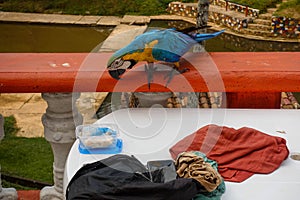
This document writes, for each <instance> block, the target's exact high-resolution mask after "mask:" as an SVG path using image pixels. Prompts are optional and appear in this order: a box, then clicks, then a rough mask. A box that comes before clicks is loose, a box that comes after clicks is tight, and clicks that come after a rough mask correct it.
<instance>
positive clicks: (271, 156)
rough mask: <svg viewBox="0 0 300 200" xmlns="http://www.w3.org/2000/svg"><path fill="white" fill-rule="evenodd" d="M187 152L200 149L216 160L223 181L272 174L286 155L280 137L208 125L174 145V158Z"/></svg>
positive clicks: (172, 153)
mask: <svg viewBox="0 0 300 200" xmlns="http://www.w3.org/2000/svg"><path fill="white" fill-rule="evenodd" d="M186 151H201V152H203V153H205V154H206V156H207V157H208V158H209V159H211V160H215V161H216V162H217V163H218V170H219V173H220V174H221V176H222V177H223V178H224V180H226V181H233V182H242V181H244V180H246V179H247V178H249V177H250V176H252V175H253V174H255V173H263V174H267V173H271V172H273V171H274V170H276V169H277V168H278V167H279V166H280V165H281V163H282V162H283V161H284V160H285V159H286V158H287V156H288V154H289V150H288V148H287V146H286V141H285V139H283V138H280V137H275V136H271V135H268V134H265V133H263V132H260V131H258V130H255V129H252V128H248V127H243V128H240V129H237V130H236V129H233V128H229V127H223V126H217V125H213V124H212V125H207V126H204V127H202V128H200V129H199V130H197V131H196V132H194V133H193V134H191V135H189V136H187V137H185V138H184V139H182V140H181V141H179V142H178V143H176V144H175V145H174V146H173V147H171V148H170V153H171V156H172V157H173V159H176V157H177V156H178V155H179V154H180V153H182V152H186Z"/></svg>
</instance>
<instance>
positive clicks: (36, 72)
mask: <svg viewBox="0 0 300 200" xmlns="http://www.w3.org/2000/svg"><path fill="white" fill-rule="evenodd" d="M111 55H112V53H1V54H0V60H1V62H0V93H26V92H32V93H34V92H36V93H43V92H87V91H89V92H96V91H97V92H117V91H118V92H119V91H136V92H165V91H179V92H188V91H190V92H208V91H214V92H226V93H227V100H228V101H227V103H228V104H227V107H249V108H279V106H280V92H282V91H291V92H300V84H299V83H300V52H222V53H217V52H213V53H189V54H186V55H185V56H184V59H183V60H182V61H181V67H182V68H189V69H190V70H189V71H188V72H186V73H184V74H180V75H176V76H175V77H174V78H173V80H172V81H171V83H170V84H169V85H168V87H165V82H166V80H164V76H165V75H166V73H168V72H167V71H166V70H162V71H157V72H155V74H154V82H153V84H152V85H151V88H150V90H149V89H148V86H147V78H146V74H145V72H144V63H140V64H139V66H137V67H135V68H134V69H132V70H130V71H128V72H127V73H125V74H124V76H123V77H122V79H121V80H119V81H117V80H114V79H112V78H111V77H110V76H109V74H108V73H107V71H106V63H107V61H108V59H109V57H110V56H111Z"/></svg>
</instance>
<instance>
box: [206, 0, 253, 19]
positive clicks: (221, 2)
mask: <svg viewBox="0 0 300 200" xmlns="http://www.w3.org/2000/svg"><path fill="white" fill-rule="evenodd" d="M211 4H212V5H216V6H220V7H222V8H225V9H226V7H227V10H232V11H235V12H240V13H244V14H245V15H246V16H251V17H258V14H259V10H258V9H255V8H250V7H248V6H244V5H240V4H236V3H232V2H229V1H225V0H212V2H211Z"/></svg>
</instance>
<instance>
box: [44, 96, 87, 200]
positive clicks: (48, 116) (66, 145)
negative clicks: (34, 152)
mask: <svg viewBox="0 0 300 200" xmlns="http://www.w3.org/2000/svg"><path fill="white" fill-rule="evenodd" d="M79 96H80V93H43V94H42V97H43V99H44V100H46V101H47V104H48V108H47V110H46V113H45V114H44V115H43V117H42V123H43V125H44V134H45V138H46V140H47V141H48V142H49V143H50V144H51V147H52V151H53V155H54V164H53V178H54V186H50V187H45V188H43V189H42V190H41V193H40V199H41V200H50V199H51V200H52V199H58V200H62V199H65V197H64V195H63V177H64V169H65V162H66V159H67V156H68V153H69V151H70V149H71V147H72V145H73V143H74V141H75V128H76V126H77V125H80V124H82V116H81V114H80V113H79V112H78V110H77V107H76V104H75V102H76V99H78V98H79Z"/></svg>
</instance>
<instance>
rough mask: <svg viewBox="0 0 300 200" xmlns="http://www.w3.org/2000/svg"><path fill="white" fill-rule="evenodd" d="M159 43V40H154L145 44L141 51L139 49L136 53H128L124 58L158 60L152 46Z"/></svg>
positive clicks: (147, 60)
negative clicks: (154, 56) (153, 53)
mask: <svg viewBox="0 0 300 200" xmlns="http://www.w3.org/2000/svg"><path fill="white" fill-rule="evenodd" d="M157 43H158V40H153V41H152V42H150V43H148V44H145V48H144V49H143V50H141V51H137V52H134V53H130V54H126V55H125V56H123V59H124V60H135V61H137V62H139V61H146V62H149V63H151V62H156V61H157V60H156V59H154V58H153V55H152V48H153V47H154V46H155V45H156V44H157Z"/></svg>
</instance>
